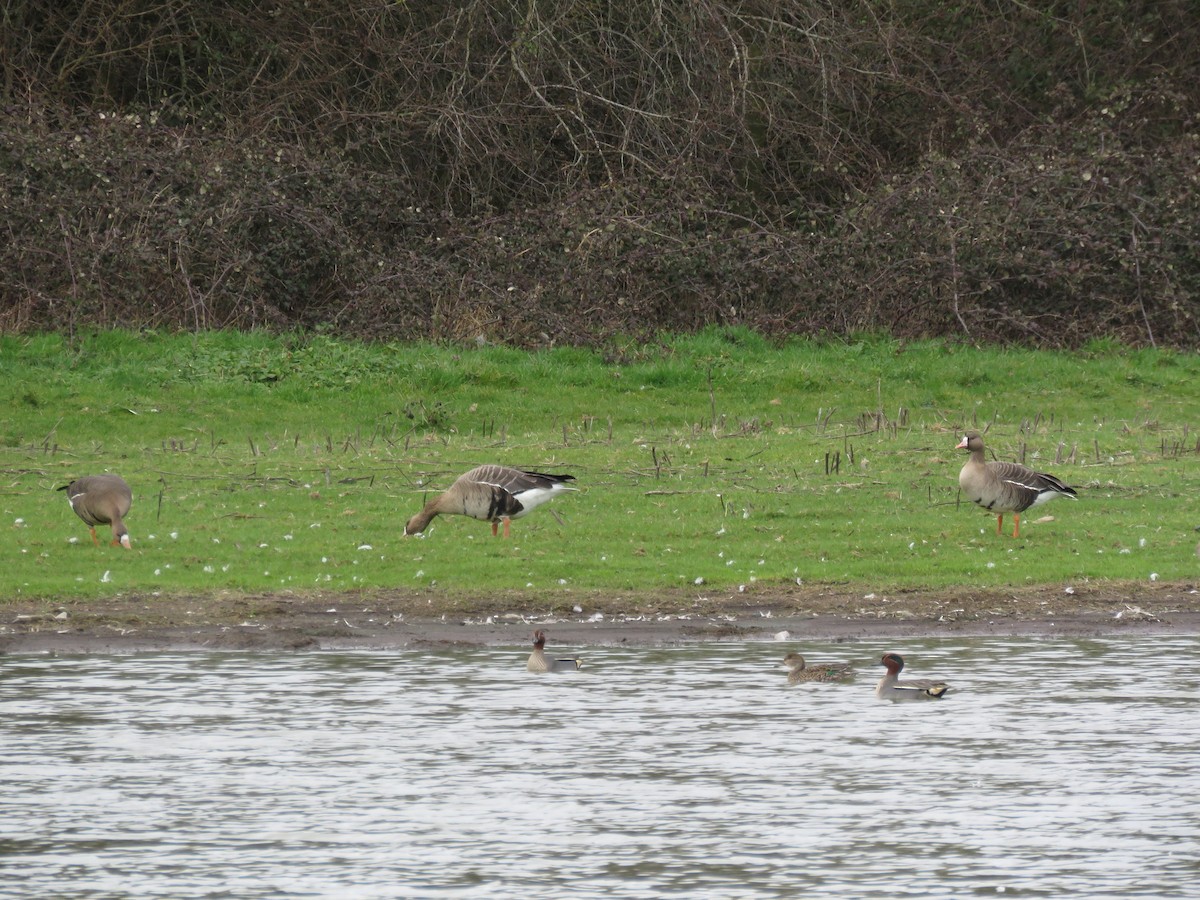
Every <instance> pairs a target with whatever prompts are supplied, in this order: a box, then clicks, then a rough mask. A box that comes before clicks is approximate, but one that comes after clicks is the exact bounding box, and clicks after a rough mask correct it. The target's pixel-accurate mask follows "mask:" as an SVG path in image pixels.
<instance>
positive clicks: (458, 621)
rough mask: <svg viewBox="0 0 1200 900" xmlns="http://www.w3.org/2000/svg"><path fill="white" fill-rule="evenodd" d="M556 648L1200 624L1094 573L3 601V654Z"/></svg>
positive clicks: (1158, 596)
mask: <svg viewBox="0 0 1200 900" xmlns="http://www.w3.org/2000/svg"><path fill="white" fill-rule="evenodd" d="M535 624H536V625H537V626H538V627H541V628H544V629H545V630H546V631H547V632H548V633H549V634H550V635H551V643H552V644H553V645H556V646H559V647H569V646H580V645H590V644H616V643H626V642H627V643H630V644H633V645H639V646H648V645H661V644H674V643H681V642H687V641H705V640H728V639H747V640H754V639H769V638H772V637H773V636H775V635H777V634H779V633H780V632H788V634H789V639H791V640H794V641H798V640H804V639H806V638H807V639H821V640H847V641H850V640H858V639H866V638H893V637H894V638H897V639H900V638H903V637H905V636H913V635H941V634H946V635H951V634H956V635H1009V634H1040V635H1064V636H1070V635H1104V634H1119V633H1161V632H1175V633H1188V632H1197V631H1200V590H1198V589H1197V587H1196V586H1195V585H1193V584H1189V583H1173V584H1162V583H1154V584H1141V583H1138V584H1098V585H1087V584H1085V585H1082V586H1077V587H1075V588H1074V589H1073V591H1072V592H1071V593H1067V591H1066V590H1065V589H1064V588H1061V587H1044V586H1043V587H1032V588H1020V589H1003V590H995V589H992V590H986V591H981V590H972V589H970V588H961V589H955V590H951V591H911V592H896V593H889V594H882V593H879V594H870V593H864V592H862V591H859V590H855V589H853V588H849V587H844V586H791V587H787V586H782V587H778V586H777V587H769V588H756V589H755V591H754V592H753V593H737V594H716V593H713V594H709V595H707V596H699V595H695V594H684V593H682V592H673V593H666V592H664V593H659V594H653V595H639V596H636V597H634V596H611V595H600V594H580V595H577V596H575V597H574V598H571V599H567V600H564V598H563V597H562V596H561V595H559V596H556V597H554V598H553V599H547V598H541V597H537V596H530V595H527V594H522V593H512V594H500V595H494V596H490V597H487V598H482V597H450V596H446V595H442V594H437V593H424V592H402V591H383V592H376V593H357V594H304V595H295V594H286V593H280V594H255V595H231V594H219V595H215V596H203V597H202V596H180V597H162V596H150V595H144V594H139V595H128V596H118V597H114V598H109V599H103V600H88V601H78V602H73V603H65V604H49V603H38V602H29V601H10V602H7V603H4V604H2V605H0V652H7V653H29V652H56V653H93V652H134V651H141V650H165V649H199V648H216V649H231V650H318V649H340V648H376V649H398V648H412V647H433V646H448V645H464V646H483V645H517V644H523V643H525V642H526V641H527V640H528V638H529V633H530V631H531V629H532V627H533V626H534V625H535Z"/></svg>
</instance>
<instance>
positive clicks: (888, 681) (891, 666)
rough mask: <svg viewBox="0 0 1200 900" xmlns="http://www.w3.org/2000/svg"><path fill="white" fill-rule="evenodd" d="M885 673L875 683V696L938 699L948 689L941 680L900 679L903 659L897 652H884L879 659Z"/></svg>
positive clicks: (893, 698) (886, 698)
mask: <svg viewBox="0 0 1200 900" xmlns="http://www.w3.org/2000/svg"><path fill="white" fill-rule="evenodd" d="M879 664H880V665H881V666H887V674H886V675H884V676H883V677H882V678H880V679H879V684H877V685H875V696H876V697H879V698H881V699H884V700H940V699H941V698H942V696H943V695H944V694H945V693H946V692H947V691H948V690H950V688H949V686H948V685H946V684H945V683H944V682H941V681H901V680H900V672H901V671H902V670H903V669H904V659H903V658H902V657H901V656H900V654H899V653H885V654H883V658H882V659H880V660H879Z"/></svg>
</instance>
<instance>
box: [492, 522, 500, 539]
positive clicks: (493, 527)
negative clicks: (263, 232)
mask: <svg viewBox="0 0 1200 900" xmlns="http://www.w3.org/2000/svg"><path fill="white" fill-rule="evenodd" d="M497 524H499V523H497V522H496V520H495V519H492V537H495V536H496V525H497Z"/></svg>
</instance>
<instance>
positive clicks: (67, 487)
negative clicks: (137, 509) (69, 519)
mask: <svg viewBox="0 0 1200 900" xmlns="http://www.w3.org/2000/svg"><path fill="white" fill-rule="evenodd" d="M58 490H60V491H66V492H67V501H68V502H69V503H70V504H71V509H73V510H74V511H75V515H77V516H79V518H81V519H83V521H84V524H86V525H87V527H88V530H89V531H91V533H92V543H94V544H95V545H96V546H100V539H99V538H98V537H96V526H97V525H111V526H112V538H113V539H112V542H113V546H114V547H115V546H116V545H117V544H120V545H121V546H122V547H124V548H125V549H126V550H128V549H130V547H131V545H130V543H129V529H128V528H126V527H125V517H126V516H127V515H129V507H130V506H132V505H133V491H131V490H130V489H129V485H128V484H126V483H125V479H124V478H122V477H121V476H119V475H86V476H84V477H83V478H76V479H75V480H74V481H72V482H71V483H70V484H64V485H63V486H62V487H60V488H58Z"/></svg>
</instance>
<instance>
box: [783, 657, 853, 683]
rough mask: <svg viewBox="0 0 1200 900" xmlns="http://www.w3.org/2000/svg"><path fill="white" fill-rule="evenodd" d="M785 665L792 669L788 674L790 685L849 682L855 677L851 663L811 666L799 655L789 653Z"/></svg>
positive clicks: (784, 660)
mask: <svg viewBox="0 0 1200 900" xmlns="http://www.w3.org/2000/svg"><path fill="white" fill-rule="evenodd" d="M783 664H784V665H785V666H787V667H788V668H789V669H791V671H790V672H788V684H799V683H800V682H802V681H849V680H850V679H852V678H853V677H854V669H853V668H852V667H851V666H850V664H849V663H819V664H817V665H812V666H810V665H807V664H806V663H805V661H804V657H803V656H801V655H800V654H799V653H789V654H788V655H787V656H785V657H784V658H783Z"/></svg>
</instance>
